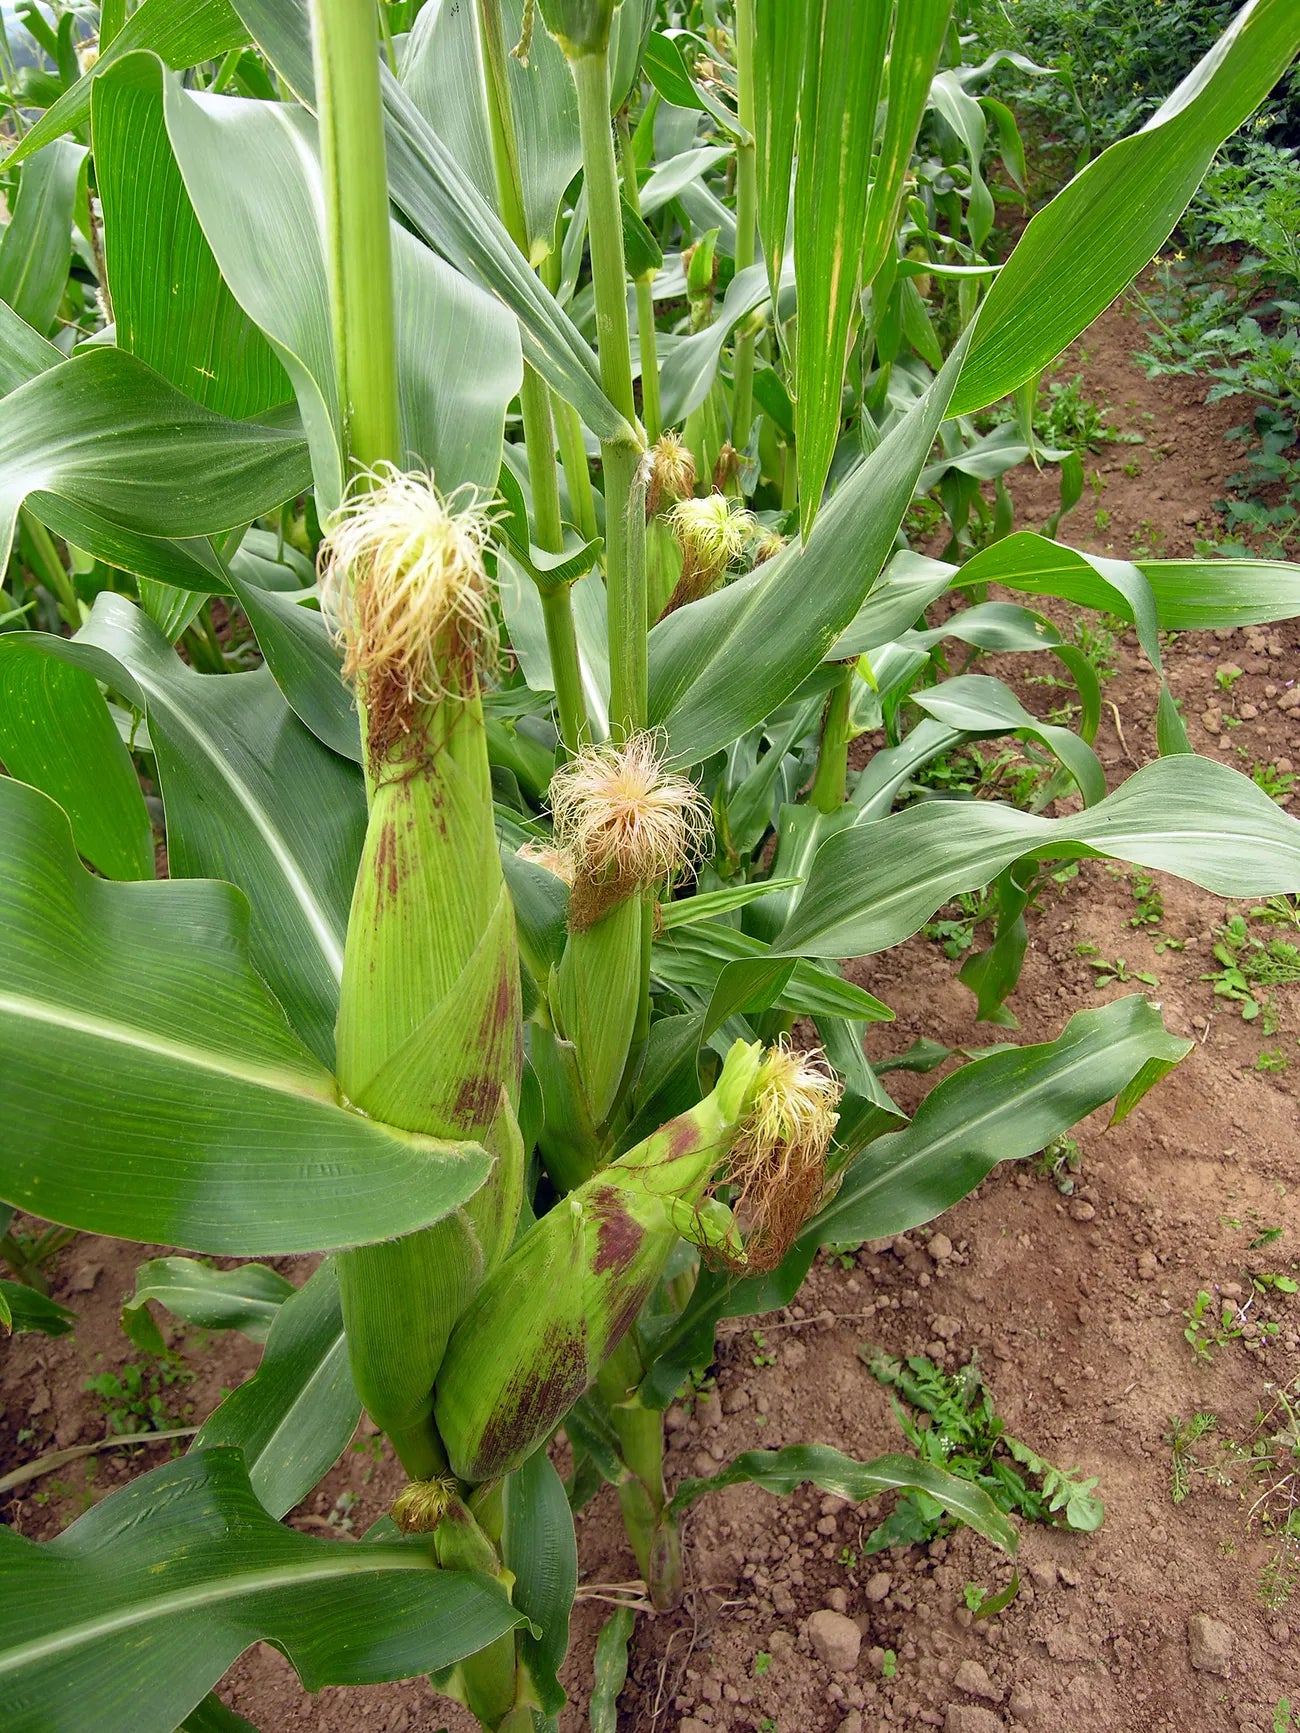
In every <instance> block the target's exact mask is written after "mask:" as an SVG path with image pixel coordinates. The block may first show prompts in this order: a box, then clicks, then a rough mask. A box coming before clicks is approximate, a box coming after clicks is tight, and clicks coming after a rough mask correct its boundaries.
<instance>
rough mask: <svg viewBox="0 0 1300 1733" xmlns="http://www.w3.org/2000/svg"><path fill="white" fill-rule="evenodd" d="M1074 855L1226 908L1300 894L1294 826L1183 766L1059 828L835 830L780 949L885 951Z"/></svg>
mask: <svg viewBox="0 0 1300 1733" xmlns="http://www.w3.org/2000/svg"><path fill="white" fill-rule="evenodd" d="M1079 856H1101V857H1109V858H1110V859H1112V860H1123V861H1128V862H1130V863H1131V864H1132V865H1134V866H1143V867H1148V868H1151V869H1152V870H1154V871H1159V872H1169V873H1174V874H1176V875H1177V876H1178V877H1180V878H1185V879H1188V880H1190V881H1191V883H1192V884H1195V885H1200V886H1202V888H1203V889H1205V890H1209V891H1214V892H1215V893H1216V894H1217V895H1218V896H1223V897H1253V896H1269V895H1273V894H1274V893H1278V892H1286V891H1300V821H1297V820H1296V819H1294V818H1291V817H1289V816H1288V815H1287V814H1286V813H1284V812H1283V811H1282V810H1281V809H1280V808H1279V807H1278V806H1277V805H1276V804H1275V802H1274V801H1272V800H1270V799H1269V797H1268V795H1267V794H1265V793H1264V791H1263V790H1262V789H1260V788H1257V787H1256V786H1255V784H1254V783H1253V782H1252V781H1251V780H1250V778H1249V777H1246V776H1242V775H1240V774H1239V773H1238V772H1237V771H1235V770H1229V769H1228V768H1227V766H1226V765H1222V764H1217V763H1215V762H1214V761H1213V760H1212V759H1209V758H1198V757H1196V756H1194V755H1192V754H1188V753H1180V754H1178V755H1176V756H1174V757H1171V758H1167V759H1166V758H1162V759H1159V760H1158V761H1157V762H1156V763H1154V764H1148V765H1145V766H1144V767H1143V768H1142V769H1141V770H1138V771H1136V772H1135V773H1134V774H1133V775H1132V776H1130V777H1129V779H1128V780H1127V782H1124V783H1122V784H1121V785H1120V787H1119V788H1117V789H1116V790H1115V792H1114V793H1113V794H1109V795H1107V797H1106V798H1105V800H1101V801H1098V802H1097V804H1096V805H1095V806H1092V807H1089V808H1087V810H1086V811H1084V812H1080V813H1073V814H1071V815H1069V816H1067V817H1064V818H1038V817H1035V816H1033V815H1032V814H1030V813H1027V812H1020V811H1018V810H1017V809H1016V808H1015V807H1012V806H1003V805H1001V804H999V803H997V802H994V801H985V800H980V801H962V802H960V803H958V804H956V805H954V804H953V803H952V802H949V801H931V802H926V803H925V804H924V805H922V806H915V807H910V808H909V809H908V810H906V811H905V812H900V813H897V814H895V815H894V816H893V817H890V818H884V819H880V820H878V821H876V822H875V823H870V824H858V825H854V826H853V827H852V828H850V829H846V830H841V831H838V832H836V834H835V835H834V836H831V837H829V838H828V839H827V840H826V841H825V842H824V843H823V844H822V846H821V847H820V849H818V851H817V856H816V859H815V860H814V861H813V867H812V872H811V873H810V874H809V877H808V883H807V887H806V889H805V891H804V894H803V897H802V899H801V900H800V902H799V906H798V907H797V908H796V909H795V911H794V914H793V915H792V916H791V918H790V921H789V923H788V924H787V926H786V928H785V931H784V932H783V933H782V934H781V935H780V938H779V940H778V941H777V945H776V947H775V948H777V949H781V950H786V949H789V950H795V951H800V952H802V953H803V954H804V955H806V956H815V957H852V956H863V955H866V954H868V953H870V952H874V951H883V950H885V949H886V948H887V947H888V946H890V945H896V944H898V943H900V942H901V941H902V940H903V939H905V938H908V937H909V936H910V935H911V934H912V933H914V932H916V931H917V930H918V928H920V927H921V925H922V924H923V923H924V922H925V921H927V920H928V919H929V917H930V916H931V915H932V914H933V913H934V911H935V910H936V909H937V908H941V907H942V906H943V904H944V903H946V902H948V901H949V900H950V899H951V898H952V897H954V896H956V895H957V894H958V892H960V891H970V890H977V889H979V888H980V887H981V886H983V885H987V884H990V883H991V882H992V881H993V880H994V879H995V878H996V877H997V875H998V874H999V873H1000V872H1001V871H1002V870H1003V868H1004V867H1008V866H1010V865H1011V864H1012V862H1013V861H1017V860H1023V859H1028V858H1035V859H1040V860H1041V859H1062V858H1064V859H1073V858H1077V857H1079Z"/></svg>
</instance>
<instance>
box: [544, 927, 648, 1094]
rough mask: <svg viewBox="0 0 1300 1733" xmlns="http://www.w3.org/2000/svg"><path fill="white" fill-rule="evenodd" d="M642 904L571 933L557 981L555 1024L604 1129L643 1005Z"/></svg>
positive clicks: (621, 1078) (621, 1079)
mask: <svg viewBox="0 0 1300 1733" xmlns="http://www.w3.org/2000/svg"><path fill="white" fill-rule="evenodd" d="M644 916H645V903H644V901H643V899H642V898H641V897H639V896H631V897H628V898H627V899H626V900H625V901H624V902H621V903H619V904H617V906H616V907H615V908H613V909H611V910H610V912H609V913H608V914H607V915H606V916H605V918H604V919H603V920H601V921H597V923H596V924H595V926H593V927H588V928H587V929H586V930H585V931H584V932H573V933H570V934H569V937H568V942H567V943H566V944H565V947H564V955H563V957H562V958H561V960H560V966H559V969H558V971H557V976H556V1000H557V1004H556V1007H555V1008H556V1010H557V1011H558V1013H559V1024H560V1027H561V1029H563V1031H564V1034H565V1036H566V1037H567V1038H568V1040H570V1041H572V1043H573V1045H574V1048H575V1050H576V1053H577V1060H578V1071H579V1074H580V1075H581V1077H582V1083H583V1089H584V1092H585V1094H586V1098H587V1107H588V1109H589V1111H590V1114H591V1117H592V1119H593V1120H594V1121H595V1123H596V1124H597V1125H603V1124H604V1122H605V1120H606V1119H607V1118H608V1117H609V1112H610V1109H611V1108H612V1107H613V1105H614V1099H615V1097H616V1096H617V1094H618V1088H619V1084H620V1083H621V1082H622V1081H623V1071H624V1068H625V1067H626V1065H627V1057H628V1052H629V1050H630V1049H631V1046H632V1034H633V1031H634V1029H635V1027H636V1018H637V1011H638V1009H639V1007H640V1001H641V948H642V922H643V920H644Z"/></svg>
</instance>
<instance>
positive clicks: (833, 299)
mask: <svg viewBox="0 0 1300 1733" xmlns="http://www.w3.org/2000/svg"><path fill="white" fill-rule="evenodd" d="M804 5H805V13H804V29H805V31H806V32H807V39H808V41H809V42H810V43H816V44H817V52H816V53H810V54H807V55H805V57H804V67H803V85H802V88H801V90H800V93H799V160H798V165H797V167H796V170H795V185H794V257H795V275H796V277H797V278H798V282H799V334H798V340H797V344H796V348H795V381H794V384H795V389H794V397H795V448H796V451H797V453H798V461H799V527H800V529H801V530H802V531H803V534H804V536H805V538H806V537H807V535H808V532H809V530H810V529H811V528H812V524H813V519H814V518H815V517H816V515H817V510H818V507H819V506H820V505H821V498H822V490H823V488H824V487H825V485H826V477H827V476H828V475H829V474H830V467H831V458H832V456H833V455H834V451H835V446H836V442H837V441H838V439H839V433H840V399H841V397H842V395H843V387H844V369H845V365H846V363H847V361H848V353H849V340H850V337H851V335H852V331H853V324H854V320H855V318H856V315H857V302H858V276H859V272H860V270H861V266H862V249H863V241H864V238H865V234H866V211H867V189H868V185H869V176H870V168H871V155H872V142H873V139H874V137H875V130H876V102H877V98H878V96H879V93H880V78H881V72H882V69H883V67H884V62H885V48H886V45H887V42H888V39H889V25H890V17H891V14H892V11H893V0H804Z"/></svg>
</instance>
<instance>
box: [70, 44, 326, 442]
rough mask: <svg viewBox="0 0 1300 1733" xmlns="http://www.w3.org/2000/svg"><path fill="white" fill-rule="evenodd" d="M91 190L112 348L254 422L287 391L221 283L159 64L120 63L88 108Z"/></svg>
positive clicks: (134, 59) (143, 57)
mask: <svg viewBox="0 0 1300 1733" xmlns="http://www.w3.org/2000/svg"><path fill="white" fill-rule="evenodd" d="M91 112H92V117H93V121H92V130H93V135H94V141H95V184H96V188H97V191H98V193H99V199H100V203H101V204H102V206H103V210H104V252H105V257H106V260H107V265H108V284H109V289H110V291H111V294H112V306H113V320H114V330H115V334H116V340H117V344H118V347H119V348H121V349H126V350H128V351H129V352H130V353H131V354H132V355H136V356H138V357H139V358H140V360H141V361H147V362H148V364H149V365H150V366H151V367H152V368H153V369H154V370H155V371H156V372H158V373H161V374H162V376H163V378H164V379H169V380H170V381H171V383H172V384H173V385H175V386H176V387H177V389H178V390H180V391H183V392H184V393H185V394H186V396H187V397H192V398H194V400H195V401H196V402H198V403H202V404H203V405H204V406H205V407H206V408H208V409H211V410H214V411H215V412H216V413H217V414H218V415H229V416H233V417H235V418H236V419H240V418H243V417H245V416H254V415H259V414H261V413H263V412H264V411H266V410H268V409H271V408H273V407H274V406H275V405H276V404H279V403H285V402H287V401H288V399H289V398H290V396H291V395H292V388H291V386H290V384H289V380H288V378H287V377H286V375H285V371H284V369H283V367H281V365H280V363H279V362H278V361H277V360H276V358H275V356H274V355H273V354H272V352H271V349H270V346H269V345H268V343H267V341H266V339H265V337H263V336H262V334H261V332H260V331H259V330H258V329H257V327H256V326H255V325H254V324H253V322H252V321H251V320H250V319H249V317H248V315H247V314H246V313H245V312H244V311H243V309H242V308H241V307H240V305H239V303H238V302H237V301H236V300H235V298H234V296H233V295H232V294H231V293H230V290H229V289H228V288H227V287H226V285H225V283H224V282H223V281H222V279H221V272H220V270H219V269H218V268H217V261H216V259H215V258H213V256H212V249H211V248H210V247H209V246H208V243H207V241H206V240H205V239H204V238H203V231H202V229H201V228H200V227H199V222H198V218H197V217H196V216H195V215H194V207H193V206H192V205H191V204H190V201H189V196H188V194H187V193H186V191H185V183H184V181H182V179H181V176H180V171H179V170H178V168H177V167H176V159H175V157H174V156H173V155H172V147H171V143H170V141H169V139H168V137H167V128H166V125H165V123H164V120H163V66H162V62H161V61H160V60H159V59H158V58H157V56H156V55H153V54H132V55H129V56H126V57H125V58H122V59H119V60H118V61H117V62H116V64H115V65H114V66H112V67H111V68H110V69H109V71H108V72H107V73H106V74H103V75H101V76H100V77H98V78H96V79H95V81H94V86H93V94H92V101H91Z"/></svg>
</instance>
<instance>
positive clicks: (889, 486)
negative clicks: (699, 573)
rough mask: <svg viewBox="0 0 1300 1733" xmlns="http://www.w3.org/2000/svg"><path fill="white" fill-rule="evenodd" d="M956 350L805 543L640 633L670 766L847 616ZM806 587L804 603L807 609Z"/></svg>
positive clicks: (945, 388)
mask: <svg viewBox="0 0 1300 1733" xmlns="http://www.w3.org/2000/svg"><path fill="white" fill-rule="evenodd" d="M961 354H962V346H961V345H960V344H959V345H958V347H957V348H956V349H955V350H954V351H953V354H952V356H951V358H950V359H949V361H948V364H947V365H946V366H945V368H944V369H943V371H942V372H941V373H940V374H939V376H938V378H937V379H936V380H935V381H934V383H933V384H932V385H931V386H930V388H929V390H928V391H927V392H926V393H925V395H924V396H923V397H922V398H920V399H919V400H918V402H917V403H916V404H915V405H914V406H913V407H912V408H911V409H910V410H909V411H908V413H907V414H906V416H904V418H903V419H902V421H900V422H899V424H898V426H897V427H895V428H894V430H893V431H892V432H891V433H890V434H889V435H888V437H887V438H885V439H884V440H883V441H882V442H881V443H880V445H879V446H877V448H876V449H875V451H874V452H872V454H871V456H870V457H868V458H866V459H865V460H864V461H863V462H862V463H861V464H859V465H858V467H857V468H856V469H855V470H854V471H853V472H852V474H851V475H850V476H849V477H848V478H847V479H846V480H845V481H844V482H843V483H842V484H841V485H840V487H839V489H838V491H837V492H836V493H835V494H834V495H833V497H832V498H831V500H830V501H829V502H828V504H827V505H826V506H825V507H824V508H823V509H822V512H821V514H820V518H819V521H818V522H817V524H816V526H815V527H814V529H813V532H812V534H811V536H810V537H809V539H808V541H807V543H806V545H805V544H803V543H801V542H796V543H792V544H791V545H790V546H789V547H787V548H786V549H784V550H783V552H781V553H780V554H778V555H777V556H776V558H775V559H773V560H769V561H768V562H767V564H766V565H762V566H760V567H759V568H758V570H757V571H756V572H753V573H751V574H750V575H749V576H748V577H744V578H739V579H737V580H736V582H735V583H733V584H728V585H727V586H726V588H725V589H722V590H719V591H716V592H715V593H714V594H713V595H711V596H706V597H705V598H704V600H703V601H699V602H692V603H691V604H690V605H689V606H688V607H685V608H678V609H677V610H676V612H675V613H672V614H669V615H668V617H667V619H665V620H661V621H660V622H659V624H658V625H657V626H656V627H655V628H654V630H653V631H652V632H651V634H650V721H651V723H652V725H658V726H660V727H663V728H665V729H666V730H667V733H668V739H669V745H670V747H671V751H672V757H673V759H674V760H675V761H676V762H677V763H680V764H692V763H698V762H699V761H701V760H703V759H705V758H707V757H709V755H710V754H711V753H713V752H717V751H719V750H721V748H723V747H725V746H728V745H730V743H731V742H732V741H733V740H737V739H739V738H740V736H741V735H742V734H744V733H746V732H747V731H748V730H749V729H750V728H753V727H755V726H756V725H757V724H758V723H760V722H761V721H763V719H764V717H766V716H768V715H770V713H771V712H772V711H773V710H774V709H776V708H777V707H778V706H779V705H781V704H783V703H784V702H785V701H786V699H787V698H789V697H790V695H791V694H792V693H793V692H794V691H795V690H796V689H797V688H798V687H799V686H800V685H801V684H802V682H803V681H804V680H806V679H807V677H808V676H809V675H810V674H811V673H812V672H813V670H814V669H815V668H816V667H817V665H818V663H819V662H820V661H821V660H822V658H823V657H824V656H825V654H826V652H827V651H828V650H829V649H830V647H831V645H832V644H834V643H835V641H836V640H837V639H838V638H839V637H840V635H841V633H842V632H843V631H844V630H845V628H846V627H847V626H848V625H849V623H850V621H852V620H853V618H854V616H855V615H856V614H857V612H858V609H859V608H860V607H861V606H862V602H863V598H864V597H865V596H866V594H867V592H868V591H869V590H870V589H871V586H872V584H873V583H874V582H875V580H876V578H877V577H878V576H879V575H880V572H881V569H882V568H883V566H884V564H885V561H886V559H887V558H888V557H889V555H890V553H891V552H892V551H893V546H894V538H895V535H896V534H897V531H898V526H899V524H900V523H901V522H902V520H903V514H904V513H905V512H906V510H907V507H908V505H909V503H910V502H911V498H912V490H913V488H914V487H915V485H916V478H917V476H918V475H919V474H920V472H921V469H922V466H923V465H924V463H925V460H926V458H927V457H928V456H929V454H930V447H931V445H932V444H933V442H934V436H935V433H936V432H937V430H938V426H939V423H940V421H941V420H942V418H943V415H944V412H945V410H946V408H947V403H948V394H949V392H950V391H951V390H952V387H953V384H954V382H955V380H956V377H957V370H958V368H959V367H960V365H961ZM812 594H815V595H816V597H817V606H816V607H815V608H810V607H808V606H807V598H808V596H809V595H812ZM736 668H743V669H744V670H745V678H744V679H743V680H737V679H735V678H734V674H733V671H734V670H735V669H736ZM845 954H846V955H847V953H845Z"/></svg>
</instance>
